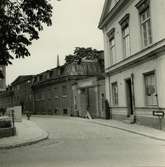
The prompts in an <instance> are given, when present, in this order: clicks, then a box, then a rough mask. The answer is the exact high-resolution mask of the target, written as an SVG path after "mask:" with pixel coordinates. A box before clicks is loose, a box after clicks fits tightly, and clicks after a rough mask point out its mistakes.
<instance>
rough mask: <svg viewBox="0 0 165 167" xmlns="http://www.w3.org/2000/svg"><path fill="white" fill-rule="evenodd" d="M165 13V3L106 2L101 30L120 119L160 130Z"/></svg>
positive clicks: (109, 90)
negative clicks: (157, 111)
mask: <svg viewBox="0 0 165 167" xmlns="http://www.w3.org/2000/svg"><path fill="white" fill-rule="evenodd" d="M164 11H165V0H127V1H126V0H105V4H104V8H103V12H102V16H101V19H100V23H99V28H100V29H101V30H102V31H103V34H104V47H105V53H104V55H105V72H106V97H107V98H108V100H109V103H110V106H111V109H112V111H111V112H112V116H113V118H115V119H120V120H125V119H129V118H131V121H132V122H137V123H140V124H144V125H149V126H152V127H158V126H159V119H158V117H156V116H153V111H154V110H165V87H164V84H165V75H164V71H165V24H164V17H165V12H164ZM163 121H164V119H163Z"/></svg>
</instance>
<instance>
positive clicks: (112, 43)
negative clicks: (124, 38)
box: [107, 28, 117, 65]
mask: <svg viewBox="0 0 165 167" xmlns="http://www.w3.org/2000/svg"><path fill="white" fill-rule="evenodd" d="M107 37H108V45H109V52H110V65H114V64H115V63H116V62H117V59H116V41H115V28H112V29H111V30H110V31H109V32H108V33H107ZM113 53H114V54H113Z"/></svg>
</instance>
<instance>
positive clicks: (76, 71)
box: [32, 61, 101, 116]
mask: <svg viewBox="0 0 165 167" xmlns="http://www.w3.org/2000/svg"><path fill="white" fill-rule="evenodd" d="M100 72H101V68H100V66H99V63H98V62H97V61H81V62H72V63H66V64H64V65H63V66H58V67H56V68H54V69H51V70H48V71H45V72H43V73H41V74H38V75H36V76H35V77H34V81H33V86H32V91H33V96H34V111H33V112H34V113H35V114H58V115H69V116H74V115H75V114H74V98H73V91H72V85H73V84H75V83H76V82H77V81H78V80H82V79H85V78H88V77H91V76H96V75H97V74H98V73H100Z"/></svg>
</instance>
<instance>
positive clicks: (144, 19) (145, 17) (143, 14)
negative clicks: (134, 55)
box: [136, 0, 152, 47]
mask: <svg viewBox="0 0 165 167" xmlns="http://www.w3.org/2000/svg"><path fill="white" fill-rule="evenodd" d="M136 7H137V8H138V10H139V14H140V25H141V35H142V42H143V46H144V47H145V46H148V45H149V44H151V43H152V31H151V16H150V1H149V0H145V1H144V0H142V1H140V2H139V3H138V4H137V5H136Z"/></svg>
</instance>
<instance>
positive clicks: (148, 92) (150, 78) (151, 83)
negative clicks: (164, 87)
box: [144, 72, 157, 106]
mask: <svg viewBox="0 0 165 167" xmlns="http://www.w3.org/2000/svg"><path fill="white" fill-rule="evenodd" d="M144 82H145V97H146V105H147V106H155V105H157V99H156V98H157V96H156V94H157V93H156V78H155V72H151V73H148V74H145V75H144Z"/></svg>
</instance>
